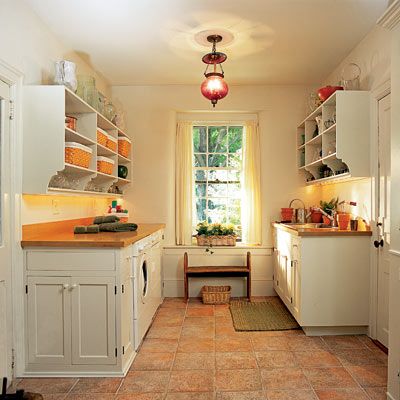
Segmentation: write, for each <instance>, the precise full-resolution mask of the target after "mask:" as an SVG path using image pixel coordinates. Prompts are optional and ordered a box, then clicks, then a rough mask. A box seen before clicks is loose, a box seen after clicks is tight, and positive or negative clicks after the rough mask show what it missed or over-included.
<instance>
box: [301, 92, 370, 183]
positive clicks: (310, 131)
mask: <svg viewBox="0 0 400 400" xmlns="http://www.w3.org/2000/svg"><path fill="white" fill-rule="evenodd" d="M369 110H370V97H369V92H362V91H337V92H335V93H334V94H333V95H332V96H331V97H330V98H329V99H327V100H326V101H325V102H324V103H323V104H322V105H321V106H320V107H318V108H317V109H316V110H315V111H314V112H312V113H311V114H310V115H309V116H308V117H307V118H306V119H305V120H304V121H303V122H302V123H301V124H300V126H299V127H298V128H297V161H298V163H297V165H298V169H299V173H300V174H301V175H302V176H303V177H304V181H305V182H306V183H307V184H308V185H312V184H318V183H320V184H322V183H329V182H336V181H339V180H349V179H355V178H364V177H368V176H370V116H369Z"/></svg>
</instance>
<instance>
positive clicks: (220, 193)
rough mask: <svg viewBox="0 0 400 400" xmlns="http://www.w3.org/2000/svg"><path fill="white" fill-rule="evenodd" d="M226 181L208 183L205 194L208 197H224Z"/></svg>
mask: <svg viewBox="0 0 400 400" xmlns="http://www.w3.org/2000/svg"><path fill="white" fill-rule="evenodd" d="M226 192H227V184H226V183H209V184H208V190H207V194H208V196H210V197H226Z"/></svg>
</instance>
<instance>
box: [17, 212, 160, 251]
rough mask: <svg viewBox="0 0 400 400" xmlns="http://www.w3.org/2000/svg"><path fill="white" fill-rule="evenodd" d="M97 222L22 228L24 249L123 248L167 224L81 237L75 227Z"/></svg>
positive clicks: (55, 223) (82, 220)
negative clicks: (133, 230)
mask: <svg viewBox="0 0 400 400" xmlns="http://www.w3.org/2000/svg"><path fill="white" fill-rule="evenodd" d="M92 222H93V218H83V219H75V220H68V221H59V222H49V223H42V224H32V225H24V226H23V227H22V241H21V246H22V247H24V248H25V247H113V248H120V247H125V246H129V245H131V244H133V243H136V242H137V241H139V240H140V239H143V238H145V237H146V236H149V235H151V234H152V233H154V232H157V231H159V230H160V229H164V228H165V224H138V229H137V230H136V231H135V232H116V233H113V232H100V233H92V234H78V235H75V234H74V232H73V229H74V226H77V225H89V224H91V223H92Z"/></svg>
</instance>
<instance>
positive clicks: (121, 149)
mask: <svg viewBox="0 0 400 400" xmlns="http://www.w3.org/2000/svg"><path fill="white" fill-rule="evenodd" d="M130 152H131V141H130V140H129V139H128V138H126V137H125V136H119V137H118V154H120V155H121V156H122V157H125V158H129V153H130Z"/></svg>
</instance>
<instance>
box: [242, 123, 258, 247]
mask: <svg viewBox="0 0 400 400" xmlns="http://www.w3.org/2000/svg"><path fill="white" fill-rule="evenodd" d="M244 132H245V137H244V139H245V142H244V149H243V203H242V229H243V242H245V243H247V244H261V240H262V238H261V235H262V233H261V232H262V230H261V222H262V221H261V219H262V212H261V172H260V171H261V160H260V133H259V128H258V123H257V122H256V121H247V122H245V125H244Z"/></svg>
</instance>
